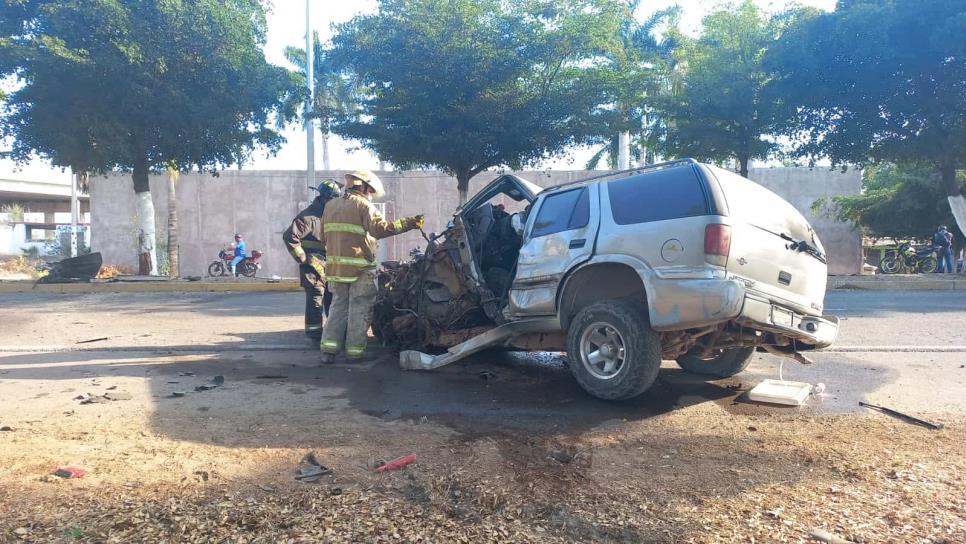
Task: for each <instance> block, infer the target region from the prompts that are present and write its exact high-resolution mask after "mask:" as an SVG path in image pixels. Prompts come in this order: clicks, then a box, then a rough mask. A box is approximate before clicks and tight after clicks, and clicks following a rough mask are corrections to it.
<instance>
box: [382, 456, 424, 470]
mask: <svg viewBox="0 0 966 544" xmlns="http://www.w3.org/2000/svg"><path fill="white" fill-rule="evenodd" d="M415 462H416V454H415V453H410V454H409V455H404V456H402V457H400V458H399V459H393V460H392V461H389V462H388V463H386V464H385V465H382V466H381V467H379V468H377V469H376V472H386V471H389V470H399V469H401V468H403V467H404V466H406V465H408V464H411V463H415Z"/></svg>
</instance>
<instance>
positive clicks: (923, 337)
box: [0, 291, 966, 432]
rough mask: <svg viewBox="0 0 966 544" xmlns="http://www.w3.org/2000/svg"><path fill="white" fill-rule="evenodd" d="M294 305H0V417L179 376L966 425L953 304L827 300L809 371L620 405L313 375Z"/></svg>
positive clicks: (528, 360) (589, 405) (531, 366)
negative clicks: (93, 391) (50, 394)
mask: <svg viewBox="0 0 966 544" xmlns="http://www.w3.org/2000/svg"><path fill="white" fill-rule="evenodd" d="M302 302H303V299H302V296H301V294H300V293H248V294H232V293H191V294H171V293H163V294H126V293H125V294H98V295H36V294H8V295H0V323H2V327H0V408H3V407H4V406H3V405H4V404H7V403H9V405H8V406H6V407H7V408H11V407H13V406H17V407H19V408H21V409H22V407H23V406H24V405H23V404H22V402H23V401H25V400H33V401H34V402H43V401H42V400H36V399H39V398H40V397H37V395H43V394H44V392H45V391H49V390H50V388H51V383H52V381H54V380H66V379H71V378H76V377H79V376H84V377H91V376H102V375H110V376H114V377H119V378H130V379H131V380H143V382H144V383H146V388H144V396H145V400H150V399H163V398H167V397H169V396H170V395H171V393H172V392H174V391H175V390H177V389H178V388H179V387H184V384H179V383H172V382H178V381H184V380H179V379H178V378H177V377H178V375H179V374H178V373H183V372H188V371H190V372H193V373H194V374H195V375H197V376H207V375H210V376H213V375H223V376H225V378H226V379H227V380H229V381H230V382H231V383H233V384H236V385H237V387H238V389H237V392H238V394H241V395H243V396H245V395H254V398H258V399H259V404H258V405H257V407H255V408H253V410H255V411H256V412H257V411H259V410H264V411H266V413H267V412H273V413H274V412H277V411H278V410H282V409H293V408H297V407H299V406H303V405H306V403H307V405H313V403H314V401H313V400H311V399H310V398H307V397H309V395H305V396H295V397H291V396H288V397H286V396H279V395H271V394H266V389H265V387H264V386H265V385H266V384H268V383H272V384H276V385H280V386H283V387H285V388H286V389H285V390H286V391H289V392H291V391H296V392H299V393H297V395H303V394H305V393H306V392H310V391H312V390H321V389H324V390H325V391H327V393H325V394H326V395H327V396H332V395H335V397H337V398H339V399H344V401H345V402H347V403H348V406H349V407H350V408H351V409H353V410H356V411H359V412H362V413H365V414H370V415H376V416H380V417H381V416H383V415H385V416H386V417H400V418H413V419H418V418H421V417H424V416H425V417H429V418H432V419H435V420H447V421H450V424H451V425H453V426H457V427H460V426H472V427H478V426H480V425H487V424H492V425H514V426H520V427H526V428H534V429H537V428H542V427H544V426H546V425H551V426H554V427H556V426H558V425H566V426H569V427H582V426H589V427H593V426H596V425H598V424H600V423H602V422H606V421H608V420H610V419H626V418H646V417H649V416H652V415H655V414H660V413H664V412H668V411H671V410H677V409H681V408H684V407H688V406H692V405H695V404H705V403H713V404H715V405H717V406H719V407H720V409H721V410H722V411H724V412H732V413H749V414H756V413H774V414H795V413H798V409H789V408H777V407H770V406H758V405H752V404H748V403H743V402H741V392H742V391H743V390H746V389H747V388H749V387H750V386H753V385H754V384H756V383H757V382H758V381H760V380H761V379H764V378H773V377H778V375H779V371H781V373H782V375H783V377H784V378H785V379H790V380H800V381H805V382H809V383H813V384H814V383H819V382H821V383H824V384H825V385H826V392H825V393H824V394H822V395H819V396H816V397H813V398H812V399H810V401H809V403H808V405H807V406H806V407H805V408H804V409H803V410H804V412H805V413H843V412H851V411H857V410H859V408H858V407H857V403H858V401H859V400H865V401H868V402H873V403H879V404H884V405H888V406H890V407H893V408H896V409H899V410H907V411H911V412H915V413H920V414H944V413H948V414H957V415H959V414H963V413H966V395H964V394H963V393H964V392H966V368H964V363H966V311H964V309H966V292H962V291H955V292H922V291H917V292H882V291H877V292H845V291H840V292H833V293H830V295H829V296H828V298H827V301H826V306H827V308H828V310H827V313H831V314H835V315H839V316H840V317H841V319H842V329H841V335H840V338H839V341H838V343H837V344H836V346H835V348H837V349H833V350H831V351H828V352H823V353H817V354H815V355H814V359H815V361H816V362H815V364H814V365H812V366H809V367H806V366H802V365H800V364H798V363H796V362H794V361H791V360H788V359H780V358H776V357H772V356H768V355H762V354H759V355H757V356H756V358H755V360H754V362H753V363H752V365H751V366H750V367H749V369H748V370H747V371H746V372H744V373H742V374H740V375H738V376H735V377H734V378H731V379H728V380H719V381H703V380H700V379H696V378H695V377H692V376H689V375H687V374H684V373H682V372H681V371H680V370H679V369H677V367H676V366H675V365H674V363H673V362H666V363H665V368H664V370H663V371H662V373H661V377H660V378H659V381H658V382H657V384H656V385H655V386H654V387H653V388H652V390H651V391H649V392H648V393H647V394H645V395H643V396H642V397H640V398H638V399H635V400H632V401H629V402H623V403H606V402H601V401H597V400H595V399H592V398H590V397H588V396H587V395H585V394H584V393H583V392H582V391H581V390H580V389H579V387H577V385H576V384H575V383H574V381H573V379H572V378H571V376H570V374H569V371H568V369H567V367H566V361H565V358H564V357H563V356H562V355H561V354H548V353H539V354H515V353H500V352H496V353H494V352H485V353H483V354H480V355H478V356H476V357H473V358H472V359H469V360H467V361H465V362H461V363H457V364H454V365H452V366H450V367H447V368H443V369H440V370H438V371H434V372H406V371H401V370H399V369H398V367H397V366H396V364H395V360H394V356H393V355H392V354H391V353H388V352H379V351H378V350H377V351H376V352H375V353H374V354H373V359H372V360H371V361H369V362H368V363H366V364H363V365H361V366H358V367H347V366H339V365H336V366H333V367H325V368H319V367H318V365H317V364H316V361H317V352H316V351H315V350H314V349H313V346H310V345H309V344H308V343H307V342H306V341H305V340H304V337H303V336H302V334H301V330H300V329H301V315H300V312H301V305H302ZM85 341H87V343H81V342H85ZM61 348H69V349H72V350H77V349H80V351H62V350H61V351H59V350H60V349H61ZM44 350H51V351H52V352H49V353H41V351H44ZM265 376H283V377H282V378H277V379H276V378H271V379H268V378H265ZM132 387H133V386H132ZM4 401H6V402H4ZM177 402H181V403H184V404H185V405H186V406H191V405H192V403H194V402H196V401H194V400H193V399H184V400H183V399H177ZM204 402H208V401H204ZM226 402H227V404H226V410H230V408H229V405H230V404H231V401H228V400H227V399H226ZM469 422H471V423H469ZM564 422H565V423H564ZM465 430H469V429H468V428H467V429H465ZM172 431H173V432H177V429H174V430H172Z"/></svg>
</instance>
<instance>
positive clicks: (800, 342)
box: [735, 293, 839, 351]
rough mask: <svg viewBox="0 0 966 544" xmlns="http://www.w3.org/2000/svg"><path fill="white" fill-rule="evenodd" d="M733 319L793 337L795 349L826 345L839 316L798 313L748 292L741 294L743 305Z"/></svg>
mask: <svg viewBox="0 0 966 544" xmlns="http://www.w3.org/2000/svg"><path fill="white" fill-rule="evenodd" d="M735 321H736V322H737V323H738V324H739V325H741V326H743V327H749V328H752V329H757V330H763V331H769V332H773V333H776V334H779V335H782V336H786V337H788V338H790V339H793V340H796V341H797V342H796V349H797V350H798V351H805V350H810V349H821V348H827V347H829V346H830V345H832V343H833V342H835V339H836V338H837V337H838V334H839V318H837V317H835V316H831V315H823V316H822V317H816V316H811V315H804V314H800V313H798V312H795V311H794V310H791V309H789V308H785V307H782V306H778V305H775V304H772V303H771V302H770V301H768V300H767V299H765V298H760V297H757V296H754V295H752V294H749V293H746V294H745V301H744V307H743V308H742V309H741V314H740V315H739V316H738V318H737V319H736V320H735Z"/></svg>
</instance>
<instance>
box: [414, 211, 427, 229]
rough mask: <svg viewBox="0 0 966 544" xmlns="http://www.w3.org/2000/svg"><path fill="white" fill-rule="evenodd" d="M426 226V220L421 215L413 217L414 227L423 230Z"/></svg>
mask: <svg viewBox="0 0 966 544" xmlns="http://www.w3.org/2000/svg"><path fill="white" fill-rule="evenodd" d="M425 224H426V218H424V217H423V216H422V214H420V215H415V216H413V217H412V225H413V228H415V229H421V228H423V226H424V225H425Z"/></svg>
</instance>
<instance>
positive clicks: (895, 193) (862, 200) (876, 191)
mask: <svg viewBox="0 0 966 544" xmlns="http://www.w3.org/2000/svg"><path fill="white" fill-rule="evenodd" d="M938 176H939V174H938V173H937V172H935V170H934V169H932V168H930V167H928V166H921V165H920V166H898V165H894V164H879V165H874V166H870V167H868V168H866V169H865V170H864V171H863V172H862V192H861V193H860V194H857V195H839V196H834V197H831V198H830V199H822V200H819V201H817V202H816V203H815V204H814V205H813V209H814V210H815V211H816V212H820V213H825V214H826V215H828V216H830V217H833V218H835V219H838V220H839V221H844V222H848V223H851V224H853V225H855V226H856V227H858V228H860V229H861V230H862V232H863V234H865V235H866V236H871V237H873V238H892V239H895V240H905V239H910V238H912V239H920V240H924V239H925V240H928V239H929V237H930V236H932V233H933V232H935V231H936V227H937V226H938V225H948V226H950V227H952V226H953V225H955V219H954V218H953V215H952V212H951V210H950V209H949V202H948V201H947V200H946V193H945V191H944V190H943V188H942V185H941V184H940V183H939V182H938V179H937V178H938ZM957 183H958V184H959V186H960V188H964V189H966V175H962V174H961V175H960V176H959V179H958V180H957ZM953 232H955V230H954V231H953ZM954 238H955V239H956V241H957V243H960V244H961V243H962V242H963V233H962V232H961V231H960V232H959V233H958V236H956V237H954Z"/></svg>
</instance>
